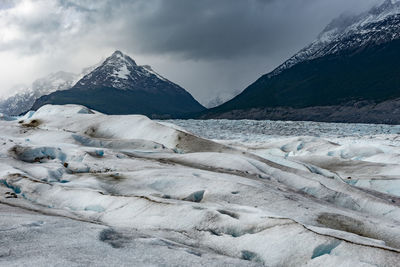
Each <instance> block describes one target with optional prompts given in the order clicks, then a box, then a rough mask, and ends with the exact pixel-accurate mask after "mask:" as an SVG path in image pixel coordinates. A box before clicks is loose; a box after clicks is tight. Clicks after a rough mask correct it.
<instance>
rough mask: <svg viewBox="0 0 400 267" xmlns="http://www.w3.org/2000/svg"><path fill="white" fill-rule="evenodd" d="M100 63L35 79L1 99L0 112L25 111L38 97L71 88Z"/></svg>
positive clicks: (17, 112)
mask: <svg viewBox="0 0 400 267" xmlns="http://www.w3.org/2000/svg"><path fill="white" fill-rule="evenodd" d="M101 63H102V62H100V63H98V64H95V65H93V66H90V67H87V68H85V69H83V70H82V72H81V73H80V74H74V73H70V72H65V71H59V72H55V73H51V74H49V75H48V76H46V77H43V78H40V79H37V80H36V81H34V82H33V83H32V85H31V86H30V87H25V86H24V87H22V88H19V89H18V90H17V91H16V93H15V94H14V95H12V96H9V97H7V98H4V99H1V100H0V113H4V114H7V115H19V114H21V113H23V112H26V111H27V110H29V109H30V108H31V107H32V105H33V103H34V102H35V101H36V99H38V98H39V97H41V96H43V95H48V94H50V93H53V92H56V91H62V90H67V89H69V88H71V87H72V86H74V85H75V84H76V83H77V82H78V81H79V80H80V79H81V78H82V77H83V76H85V75H87V74H88V73H90V72H91V71H93V70H94V69H95V68H97V67H98V66H100V65H101Z"/></svg>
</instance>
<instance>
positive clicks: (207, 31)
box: [0, 0, 382, 103]
mask: <svg viewBox="0 0 400 267" xmlns="http://www.w3.org/2000/svg"><path fill="white" fill-rule="evenodd" d="M380 2H382V0H335V1H331V0H132V1H129V0H125V1H123V0H98V1H90V0H17V1H7V0H3V1H1V2H0V29H1V31H0V59H1V60H0V71H1V73H2V76H1V77H2V78H1V79H0V95H3V96H6V95H7V94H10V90H9V88H11V87H12V86H13V85H15V84H19V83H28V84H29V83H30V82H31V81H33V80H34V79H36V78H39V77H41V76H45V75H47V74H48V73H50V72H52V71H57V70H65V71H72V72H79V71H80V69H81V68H83V67H86V66H89V65H92V64H94V63H97V62H98V61H99V60H100V59H102V58H104V57H106V56H108V55H109V54H111V53H112V52H113V50H115V49H120V50H122V51H124V52H125V53H127V54H129V55H131V56H132V57H133V58H134V59H135V60H136V61H137V62H138V63H139V64H150V65H152V66H153V68H154V69H155V70H156V71H158V72H159V73H160V74H162V75H164V76H165V77H167V78H169V79H170V80H172V81H174V82H177V83H178V84H180V85H181V86H183V87H184V88H185V89H187V90H188V91H189V92H191V93H192V94H193V95H194V96H195V97H196V98H198V99H199V100H200V101H201V102H202V103H206V102H208V101H209V100H211V99H213V98H215V97H216V96H221V97H222V98H227V97H229V96H232V95H233V94H236V93H238V92H240V90H243V89H244V88H245V87H246V86H247V85H249V84H250V83H251V82H252V81H254V80H255V79H257V78H258V77H259V76H260V75H262V74H265V73H267V72H269V71H271V70H272V69H273V68H274V67H277V65H279V64H280V63H282V62H283V61H284V60H285V59H287V58H288V57H290V56H291V55H292V54H293V53H295V52H296V51H297V50H299V49H301V48H302V47H303V46H305V45H306V44H308V43H309V42H311V41H312V40H313V39H314V38H315V37H316V36H317V35H318V33H319V32H320V31H321V30H322V29H323V28H324V27H325V26H326V25H327V24H328V23H329V22H330V21H331V20H332V19H333V18H335V17H337V16H339V15H340V14H342V13H360V12H362V11H364V10H366V9H368V8H370V7H371V6H373V5H376V4H379V3H380Z"/></svg>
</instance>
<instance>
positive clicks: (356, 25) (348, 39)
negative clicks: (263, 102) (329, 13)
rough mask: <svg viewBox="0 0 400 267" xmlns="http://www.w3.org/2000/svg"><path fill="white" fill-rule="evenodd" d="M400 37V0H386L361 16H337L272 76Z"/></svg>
mask: <svg viewBox="0 0 400 267" xmlns="http://www.w3.org/2000/svg"><path fill="white" fill-rule="evenodd" d="M399 38H400V1H399V0H386V1H385V2H383V3H382V4H381V5H379V6H376V7H373V8H372V9H370V10H369V11H367V12H364V13H362V14H360V15H355V16H354V15H341V16H339V17H338V18H336V19H334V20H333V21H332V22H331V23H330V24H329V25H328V26H327V27H326V28H325V29H324V30H323V31H322V32H321V33H320V34H319V35H318V37H317V39H316V40H315V41H314V42H312V43H311V44H310V45H308V46H307V47H305V48H304V49H302V50H300V51H299V52H298V53H297V54H295V55H294V56H293V57H291V58H290V59H289V60H287V61H286V62H284V63H283V64H282V65H281V66H279V67H278V68H277V69H275V70H274V71H273V72H272V73H270V74H269V75H268V76H269V77H272V76H275V75H277V74H279V73H281V72H282V71H283V70H285V69H289V68H291V67H293V66H294V65H296V64H298V63H300V62H303V61H308V60H312V59H316V58H320V57H323V56H327V55H333V54H339V53H341V52H343V51H349V50H352V49H360V48H363V47H366V46H368V45H370V44H372V45H379V44H383V43H386V42H390V41H393V40H395V39H399Z"/></svg>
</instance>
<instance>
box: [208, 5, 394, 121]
mask: <svg viewBox="0 0 400 267" xmlns="http://www.w3.org/2000/svg"><path fill="white" fill-rule="evenodd" d="M204 114H205V115H204ZM204 114H203V115H202V117H203V118H230V119H244V118H246V119H273V120H313V121H328V122H329V121H332V122H369V123H391V124H398V123H400V2H398V1H394V0H387V1H385V2H384V3H383V4H382V5H381V6H378V7H375V8H373V9H372V10H370V11H369V12H366V13H364V14H361V15H359V16H354V17H348V16H347V17H346V16H341V17H339V18H338V19H335V20H334V21H333V22H332V23H331V24H329V25H328V26H327V27H326V28H325V30H324V31H323V32H322V33H321V34H320V35H319V37H318V38H317V40H315V41H314V42H313V43H311V44H310V45H309V46H307V47H306V48H304V49H302V50H301V51H300V52H298V53H297V54H296V55H294V56H293V57H292V58H290V59H289V60H287V61H286V62H285V63H284V64H282V65H281V66H279V67H278V68H277V69H275V70H274V71H273V72H271V73H269V74H266V75H264V76H262V77H261V78H259V79H258V80H257V81H256V82H255V83H253V84H252V85H250V86H249V87H248V88H246V89H245V90H244V91H243V92H242V93H241V94H239V95H238V96H236V97H235V98H233V99H232V100H230V101H228V102H226V103H225V104H223V105H221V106H218V107H216V108H214V109H211V110H209V111H208V112H207V113H204Z"/></svg>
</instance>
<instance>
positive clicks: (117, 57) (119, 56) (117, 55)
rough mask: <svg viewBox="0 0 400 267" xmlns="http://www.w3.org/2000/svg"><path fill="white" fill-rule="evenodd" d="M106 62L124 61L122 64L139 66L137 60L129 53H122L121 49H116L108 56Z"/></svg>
mask: <svg viewBox="0 0 400 267" xmlns="http://www.w3.org/2000/svg"><path fill="white" fill-rule="evenodd" d="M104 63H105V64H115V63H120V64H121V63H122V64H128V65H131V66H137V65H136V62H135V61H134V60H133V59H132V58H131V57H130V56H128V55H126V54H124V53H122V52H121V51H119V50H116V51H115V52H114V53H113V54H112V55H111V56H110V57H108V58H107V59H106V60H105V62H104Z"/></svg>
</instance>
